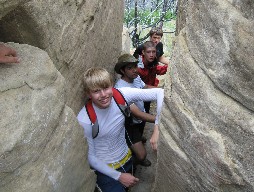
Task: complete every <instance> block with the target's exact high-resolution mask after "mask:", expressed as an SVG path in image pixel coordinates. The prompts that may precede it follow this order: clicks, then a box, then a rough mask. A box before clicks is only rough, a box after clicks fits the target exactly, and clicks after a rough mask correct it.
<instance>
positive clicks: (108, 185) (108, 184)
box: [95, 158, 133, 192]
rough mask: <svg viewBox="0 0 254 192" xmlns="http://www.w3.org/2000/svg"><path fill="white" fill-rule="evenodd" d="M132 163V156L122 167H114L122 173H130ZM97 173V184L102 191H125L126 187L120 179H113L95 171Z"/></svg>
mask: <svg viewBox="0 0 254 192" xmlns="http://www.w3.org/2000/svg"><path fill="white" fill-rule="evenodd" d="M132 165H133V160H132V158H131V159H130V160H129V161H127V162H126V163H125V164H124V166H123V167H120V168H118V169H116V170H117V171H119V172H122V173H131V174H132ZM95 173H96V175H97V182H96V183H97V185H98V187H99V188H100V189H101V191H102V192H126V191H127V190H128V188H126V187H124V186H123V184H122V183H120V181H118V180H115V179H113V178H111V177H109V176H107V175H104V174H103V173H100V172H98V171H95Z"/></svg>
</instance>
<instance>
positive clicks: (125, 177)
mask: <svg viewBox="0 0 254 192" xmlns="http://www.w3.org/2000/svg"><path fill="white" fill-rule="evenodd" d="M118 180H119V181H120V182H121V183H122V184H123V185H124V186H125V187H133V186H134V185H136V184H137V183H138V181H139V179H138V178H136V177H134V176H133V175H131V174H130V173H121V175H120V177H119V179H118Z"/></svg>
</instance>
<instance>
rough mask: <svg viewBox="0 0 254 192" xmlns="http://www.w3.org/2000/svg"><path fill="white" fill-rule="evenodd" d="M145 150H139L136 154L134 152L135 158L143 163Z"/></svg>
mask: <svg viewBox="0 0 254 192" xmlns="http://www.w3.org/2000/svg"><path fill="white" fill-rule="evenodd" d="M146 155H147V153H146V150H139V151H138V152H136V157H137V159H138V160H139V161H144V160H145V158H146Z"/></svg>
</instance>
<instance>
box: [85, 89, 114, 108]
mask: <svg viewBox="0 0 254 192" xmlns="http://www.w3.org/2000/svg"><path fill="white" fill-rule="evenodd" d="M88 95H89V97H90V98H91V99H92V102H93V103H94V104H95V105H96V106H97V107H99V108H100V109H105V108H107V107H109V105H110V103H111V99H112V96H113V91H112V86H110V87H107V88H105V89H95V90H90V91H89V94H88Z"/></svg>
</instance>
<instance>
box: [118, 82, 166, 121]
mask: <svg viewBox="0 0 254 192" xmlns="http://www.w3.org/2000/svg"><path fill="white" fill-rule="evenodd" d="M119 91H121V93H122V94H123V96H124V98H125V99H126V101H127V102H128V103H133V102H136V101H157V108H156V119H155V124H156V125H158V124H159V115H160V112H161V108H162V103H163V98H164V90H163V89H161V88H151V89H136V88H129V87H123V88H119Z"/></svg>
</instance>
